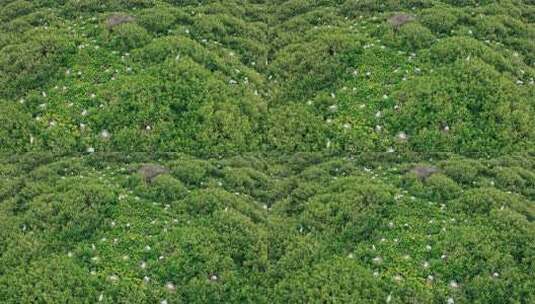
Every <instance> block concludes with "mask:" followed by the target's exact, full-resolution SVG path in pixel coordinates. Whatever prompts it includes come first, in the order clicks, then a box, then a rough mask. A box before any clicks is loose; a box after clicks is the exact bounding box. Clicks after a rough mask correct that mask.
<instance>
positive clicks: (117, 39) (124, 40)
mask: <svg viewBox="0 0 535 304" xmlns="http://www.w3.org/2000/svg"><path fill="white" fill-rule="evenodd" d="M109 36H110V37H109V38H108V39H109V40H110V44H111V45H112V46H113V47H115V48H118V49H120V50H122V51H128V50H131V49H136V48H140V47H142V46H144V45H145V44H147V43H149V42H150V40H151V39H152V37H151V35H150V34H149V33H148V32H147V30H146V29H144V28H143V27H141V26H139V25H137V24H135V23H123V24H120V25H118V26H116V27H114V28H113V29H112V30H111V33H110V34H109Z"/></svg>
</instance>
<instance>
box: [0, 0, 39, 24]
mask: <svg viewBox="0 0 535 304" xmlns="http://www.w3.org/2000/svg"><path fill="white" fill-rule="evenodd" d="M33 10H34V5H33V4H32V3H31V2H29V1H25V0H16V1H11V2H10V3H9V4H7V5H5V6H4V7H3V8H2V9H1V10H0V20H1V21H5V20H12V19H15V18H17V17H20V16H23V15H27V14H29V13H31V12H32V11H33Z"/></svg>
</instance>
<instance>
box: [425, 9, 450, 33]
mask: <svg viewBox="0 0 535 304" xmlns="http://www.w3.org/2000/svg"><path fill="white" fill-rule="evenodd" d="M418 20H419V21H420V22H421V23H422V24H423V25H425V26H426V27H428V28H429V29H430V30H432V31H433V32H435V33H439V34H449V33H450V32H451V30H452V29H453V28H454V26H455V25H456V24H457V21H458V16H457V11H455V10H451V9H446V8H443V7H440V8H431V9H427V10H423V11H422V14H421V15H420V17H419V18H418Z"/></svg>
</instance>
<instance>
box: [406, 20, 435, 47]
mask: <svg viewBox="0 0 535 304" xmlns="http://www.w3.org/2000/svg"><path fill="white" fill-rule="evenodd" d="M399 36H400V38H399V39H401V44H402V45H403V46H404V47H406V48H408V49H411V50H417V49H421V48H427V47H429V46H430V45H431V44H433V42H434V41H435V36H434V35H433V33H432V32H431V31H430V30H429V29H428V28H426V27H424V26H422V25H421V24H419V23H416V22H410V23H408V24H406V25H404V26H402V27H401V28H400V30H399Z"/></svg>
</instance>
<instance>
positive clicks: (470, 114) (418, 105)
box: [0, 0, 535, 156]
mask: <svg viewBox="0 0 535 304" xmlns="http://www.w3.org/2000/svg"><path fill="white" fill-rule="evenodd" d="M3 3H4V5H3V7H2V10H1V12H0V16H1V17H0V22H1V23H0V28H1V31H0V86H1V87H2V90H0V102H1V108H2V109H3V111H2V112H1V114H0V115H1V116H0V121H1V122H2V124H3V126H8V127H7V128H6V129H5V130H3V131H2V133H0V147H1V148H0V149H1V150H2V151H5V152H11V151H22V152H28V151H49V150H52V151H57V152H61V153H64V152H85V151H87V150H88V149H89V150H91V151H92V150H95V151H97V152H98V151H108V152H109V151H136V152H139V151H154V150H157V151H173V152H186V153H191V154H195V155H212V156H213V155H216V154H221V153H223V154H228V153H237V152H245V151H249V152H251V151H274V150H276V151H279V152H282V153H289V152H294V151H324V150H326V149H328V150H332V151H336V152H355V151H358V152H362V151H382V152H384V151H387V150H389V149H393V150H401V151H406V150H412V151H418V152H436V151H454V152H459V153H472V152H478V153H481V152H485V153H494V154H495V153H502V152H512V151H518V150H524V149H526V148H527V147H531V146H533V143H534V140H535V125H534V121H535V120H534V119H533V117H535V98H534V96H535V91H534V90H535V86H534V77H535V69H534V65H535V57H534V54H535V46H534V45H535V44H534V43H533V41H534V40H535V27H534V26H533V22H534V16H535V7H534V6H533V5H531V4H529V1H520V0H507V1H499V2H496V1H484V2H476V1H434V0H423V1H422V0H420V1H393V0H389V1H375V0H373V1H368V0H366V1H355V0H347V1H305V0H294V1H268V2H264V1H225V2H219V1H156V0H138V1H121V0H114V1H106V2H105V4H103V2H100V1H94V0H76V1H44V0H41V1H31V2H30V1H24V0H17V1H3ZM402 12H404V13H402ZM400 14H405V15H407V16H408V18H405V19H406V20H404V19H402V18H401V19H400V18H398V19H399V20H398V19H396V16H398V17H399V15H400ZM103 134H104V135H103ZM400 135H401V137H402V140H399V137H400Z"/></svg>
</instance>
